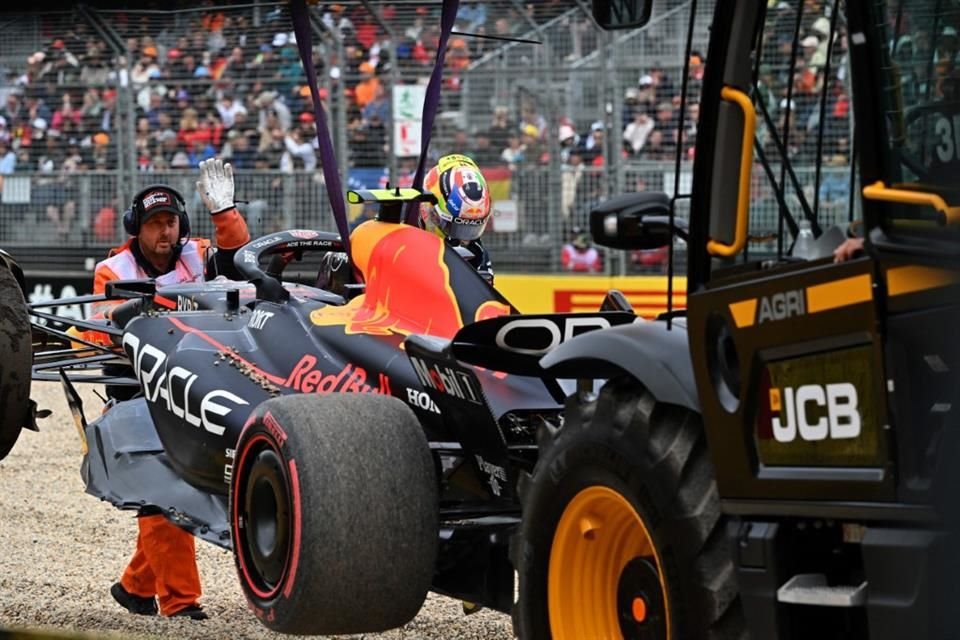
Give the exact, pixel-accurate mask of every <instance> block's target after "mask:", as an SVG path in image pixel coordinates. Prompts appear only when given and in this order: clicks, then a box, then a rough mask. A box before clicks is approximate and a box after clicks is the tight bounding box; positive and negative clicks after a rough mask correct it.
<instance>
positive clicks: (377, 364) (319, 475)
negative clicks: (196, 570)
mask: <svg viewBox="0 0 960 640" xmlns="http://www.w3.org/2000/svg"><path fill="white" fill-rule="evenodd" d="M349 197H350V198H351V200H352V201H353V202H363V201H371V200H375V201H377V202H379V206H380V216H379V218H378V220H376V221H371V222H367V223H365V224H363V225H361V226H360V227H358V228H357V229H356V231H354V233H353V234H352V236H351V244H352V247H353V254H352V264H353V265H354V266H355V268H356V269H357V270H358V271H359V272H360V273H361V274H363V276H364V281H365V287H364V288H363V289H362V290H361V289H359V288H354V289H353V290H352V293H351V294H347V295H338V294H335V293H332V292H330V291H327V290H323V289H320V288H316V287H312V286H307V285H302V284H297V283H291V282H284V281H283V280H282V273H283V271H284V269H285V267H286V266H287V265H288V264H289V263H290V262H291V261H292V260H294V259H296V258H299V257H302V256H303V254H304V252H331V251H332V252H336V251H341V250H342V248H343V247H342V244H341V242H340V237H339V236H338V235H336V234H332V233H325V232H319V231H308V230H291V231H284V232H279V233H273V234H270V235H268V236H265V237H263V238H259V239H257V240H254V241H252V242H250V243H249V244H248V245H246V246H245V247H244V248H242V249H241V250H240V251H238V252H237V254H236V257H235V264H236V266H237V268H238V270H239V271H240V272H241V273H242V274H243V275H244V276H245V278H246V280H245V281H229V280H222V279H215V280H212V281H209V282H205V283H194V284H183V285H174V286H165V287H161V288H157V287H155V286H154V284H153V282H152V281H121V282H114V283H111V285H109V286H108V290H107V292H106V294H105V295H102V296H85V297H82V298H72V299H69V300H60V301H58V302H55V303H53V304H77V303H78V302H90V301H101V300H104V299H111V300H119V301H121V302H120V303H119V304H118V305H117V306H116V307H114V310H113V312H112V314H111V319H110V320H109V321H94V320H89V321H77V322H76V324H75V326H76V327H77V328H80V329H83V330H85V331H90V330H95V331H99V332H101V333H105V334H107V335H109V336H110V337H111V340H110V341H108V342H109V346H101V345H99V344H98V343H96V342H94V341H90V340H87V339H85V338H78V337H76V336H75V335H72V334H68V333H66V332H64V331H63V328H62V327H58V325H57V323H56V322H54V321H55V320H57V319H58V317H57V316H54V315H52V314H48V313H46V312H42V311H40V310H39V309H36V308H30V309H29V313H30V314H31V315H32V316H34V319H35V322H34V323H33V325H32V326H33V330H34V345H33V361H32V362H33V379H34V380H60V381H62V383H63V386H64V389H65V390H66V393H67V398H68V403H69V405H70V407H71V411H72V412H73V414H74V418H75V419H76V422H77V424H78V428H79V429H80V434H81V437H82V440H83V448H84V451H85V455H84V458H83V462H82V475H83V479H84V482H85V484H86V487H87V492H88V493H90V494H92V495H94V496H96V497H99V498H101V499H105V500H108V501H109V502H111V503H112V504H113V505H115V506H117V507H118V508H121V509H132V510H135V509H140V508H141V507H143V506H145V505H149V506H154V507H158V508H160V509H162V510H163V512H164V513H165V514H166V515H167V517H168V518H169V519H170V520H171V521H173V522H175V523H176V524H178V525H179V526H181V527H183V528H184V529H186V530H189V531H190V532H192V533H193V534H194V535H196V536H197V537H199V538H202V539H204V540H207V541H209V542H212V543H214V544H217V545H220V546H222V547H226V548H230V547H232V549H233V552H234V557H235V561H236V566H237V571H238V574H239V577H240V580H241V583H242V587H243V590H244V593H245V595H246V597H247V599H248V601H249V603H250V606H251V608H252V609H253V611H254V612H255V613H256V615H257V616H258V617H259V618H260V619H261V620H262V621H263V623H264V624H265V625H266V626H267V627H269V628H270V629H273V630H276V631H281V632H286V633H297V634H337V633H360V632H366V631H376V630H383V629H388V628H392V627H396V626H400V625H402V624H404V623H406V622H407V621H408V620H410V619H411V618H412V617H413V616H414V615H415V614H416V613H417V611H418V610H419V609H420V607H421V605H422V603H423V601H424V598H425V596H426V593H427V591H428V590H433V591H436V592H438V593H442V594H447V595H450V596H453V597H457V598H460V599H463V600H464V601H469V602H470V603H476V604H479V605H484V606H487V607H491V608H495V609H498V610H501V611H504V612H509V611H510V610H511V608H512V606H513V603H514V571H513V566H512V564H511V562H510V559H509V544H510V538H511V536H512V534H513V533H514V532H515V530H516V528H517V525H518V523H519V520H520V500H519V497H518V495H517V481H518V478H519V477H520V476H521V475H523V474H525V473H529V472H530V471H532V469H533V467H534V464H535V463H536V459H537V453H536V452H537V446H536V434H537V432H538V430H540V429H541V428H543V427H546V428H547V429H551V430H555V429H556V428H558V427H559V424H560V421H561V418H560V416H561V414H562V404H563V401H564V398H565V396H566V395H568V393H569V392H570V389H569V388H567V389H565V388H564V387H563V384H562V382H561V381H558V380H555V379H552V378H551V377H549V376H547V375H546V374H545V373H544V372H543V371H542V370H541V369H540V367H539V364H538V361H539V359H540V357H541V356H542V355H543V354H544V353H545V352H546V351H548V350H549V349H551V348H552V347H554V346H556V345H558V344H559V343H560V342H563V341H565V340H566V339H568V338H570V337H573V336H574V335H576V334H579V333H582V332H584V331H587V330H590V329H593V328H602V327H608V326H611V325H617V324H625V323H630V322H634V321H635V320H636V317H635V316H634V315H633V314H632V313H630V312H628V311H626V310H623V309H622V308H620V309H617V308H616V306H615V305H612V306H609V308H610V309H611V310H607V311H602V312H597V313H595V314H566V315H538V316H531V315H518V314H517V312H516V310H515V309H514V308H513V307H512V306H511V305H510V303H509V302H507V300H505V299H504V298H503V297H502V296H501V295H500V294H499V293H498V292H497V291H496V290H495V289H493V288H492V287H491V286H490V285H489V284H488V283H487V282H486V281H485V280H484V279H483V278H482V277H480V275H479V274H478V273H477V272H476V271H474V270H473V269H472V267H470V265H469V264H467V263H466V262H465V261H464V260H463V259H462V258H461V257H460V256H458V255H457V253H456V252H455V251H454V250H453V249H451V248H450V247H449V245H447V243H445V242H444V241H443V240H442V239H441V238H439V237H438V236H436V235H434V234H431V233H428V232H425V231H422V230H420V229H418V228H416V227H412V226H408V225H404V224H399V212H400V210H401V206H402V205H404V204H405V203H406V202H409V201H417V200H424V199H429V198H431V197H432V196H431V195H430V194H422V193H420V192H419V191H417V190H413V189H404V190H399V189H398V190H395V191H389V190H381V191H376V192H372V191H368V192H351V193H350V194H349ZM262 262H269V264H268V266H267V267H266V268H265V269H264V268H261V263H262ZM5 264H7V266H11V265H12V267H15V263H14V262H13V261H12V260H10V259H9V258H8V259H7V262H6V263H5ZM0 287H2V289H0V300H2V301H3V304H4V312H3V316H2V317H3V319H2V323H3V327H2V328H3V329H4V331H3V332H0V334H2V335H3V336H4V339H7V338H10V339H12V340H14V342H13V343H12V344H8V343H0V349H2V350H3V353H2V354H0V383H2V388H3V390H4V394H5V395H4V397H3V398H0V399H2V400H3V404H4V406H3V409H4V414H5V417H4V419H3V423H2V424H0V436H3V437H4V438H7V439H8V440H9V439H11V438H12V439H15V438H16V434H17V433H18V432H19V430H20V428H21V426H23V425H28V426H32V425H33V424H34V423H35V417H36V416H37V415H39V414H38V413H37V409H36V408H35V407H34V406H33V405H32V404H31V403H30V401H29V377H27V378H26V380H24V376H25V371H24V366H26V367H27V368H29V361H28V360H27V359H26V358H25V354H26V353H27V352H26V351H25V349H26V348H28V347H29V345H28V344H27V343H26V340H27V339H28V338H27V336H28V335H29V327H28V326H27V325H26V312H25V305H23V304H22V303H20V300H21V298H20V296H19V291H18V290H17V282H16V278H15V276H14V271H13V268H8V269H0ZM42 304H43V305H44V306H50V305H51V303H50V302H44V303H42ZM8 306H9V307H12V309H11V310H9V312H8V310H7V307H8ZM42 322H47V324H42ZM81 335H87V334H81ZM25 362H26V363H27V364H26V365H24V363H25ZM10 363H17V366H16V368H15V369H10V368H9V365H10ZM468 363H469V364H468ZM78 382H90V383H101V384H106V385H108V387H109V388H114V389H117V388H119V389H122V388H123V387H124V386H127V387H133V388H132V389H128V391H132V392H133V394H132V395H133V397H132V398H131V399H129V400H123V401H119V402H114V401H111V402H110V403H109V404H108V408H107V410H105V411H104V412H103V414H102V415H99V416H98V417H97V418H96V419H95V420H92V421H91V422H87V421H86V418H85V414H84V411H83V407H82V404H81V400H80V396H79V394H78V393H77V391H76V387H75V385H76V383H78ZM25 391H26V393H24V392H25ZM11 394H12V395H11ZM128 395H131V394H128ZM99 409H100V407H97V413H99ZM11 434H12V435H11ZM0 444H3V439H2V438H0ZM9 444H10V445H12V442H10V443H9Z"/></svg>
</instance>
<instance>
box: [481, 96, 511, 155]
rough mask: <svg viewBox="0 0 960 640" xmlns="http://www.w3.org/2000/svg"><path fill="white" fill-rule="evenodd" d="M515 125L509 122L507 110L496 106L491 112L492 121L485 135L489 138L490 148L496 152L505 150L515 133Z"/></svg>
mask: <svg viewBox="0 0 960 640" xmlns="http://www.w3.org/2000/svg"><path fill="white" fill-rule="evenodd" d="M516 127H517V125H516V123H514V122H511V121H510V118H509V110H508V109H507V108H506V107H504V106H498V107H496V108H494V110H493V119H492V121H491V123H490V128H489V129H488V130H487V133H488V134H489V136H490V146H492V147H493V148H494V149H497V150H498V151H501V152H502V151H503V150H505V149H506V148H507V147H508V146H509V145H510V138H511V136H513V135H514V133H513V132H514V131H516Z"/></svg>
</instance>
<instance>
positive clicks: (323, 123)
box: [290, 0, 460, 256]
mask: <svg viewBox="0 0 960 640" xmlns="http://www.w3.org/2000/svg"><path fill="white" fill-rule="evenodd" d="M459 7H460V0H443V10H442V13H441V18H440V43H439V46H438V47H437V59H436V62H435V63H434V67H433V73H431V74H430V83H429V84H428V85H427V94H426V98H425V99H424V103H423V135H422V141H421V145H420V161H419V162H418V163H417V172H416V174H415V175H414V178H413V186H414V187H416V188H417V189H420V188H422V187H423V174H424V168H425V165H426V161H427V149H428V148H429V147H430V135H431V133H432V132H433V121H434V118H435V116H436V115H437V105H438V104H439V102H440V86H441V84H442V82H443V62H444V58H445V57H446V51H447V40H449V39H450V31H451V30H452V29H453V23H454V21H455V20H456V17H457V9H458V8H459ZM307 12H308V9H307V4H306V0H291V2H290V13H291V16H292V17H293V30H294V33H295V34H296V36H297V48H298V49H299V50H300V60H301V61H302V62H303V68H304V71H306V74H307V84H308V85H309V86H310V95H311V96H312V97H313V115H314V120H315V122H316V124H317V140H318V141H319V143H320V166H321V168H322V169H323V179H324V182H325V183H326V186H327V197H328V198H329V199H330V206H331V207H332V208H333V218H334V221H335V222H336V224H337V231H338V232H339V233H340V237H341V238H342V239H343V246H344V249H345V250H346V252H347V255H348V256H349V255H350V227H349V224H348V222H347V206H346V203H345V202H344V192H343V186H342V185H341V183H340V174H338V173H337V170H336V166H337V158H336V156H335V155H334V153H333V140H332V138H331V137H330V128H329V127H328V126H327V116H326V113H325V112H324V110H323V107H322V106H321V104H320V92H319V90H318V88H317V70H316V68H315V67H314V66H313V34H312V31H311V28H310V18H309V15H308V13H307ZM418 207H419V203H416V202H411V203H409V205H408V206H407V214H406V222H407V224H417V217H418Z"/></svg>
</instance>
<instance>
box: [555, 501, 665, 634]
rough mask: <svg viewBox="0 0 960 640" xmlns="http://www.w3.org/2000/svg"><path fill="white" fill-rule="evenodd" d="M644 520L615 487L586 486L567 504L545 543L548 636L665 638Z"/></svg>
mask: <svg viewBox="0 0 960 640" xmlns="http://www.w3.org/2000/svg"><path fill="white" fill-rule="evenodd" d="M661 567H662V565H661V562H660V559H659V557H658V555H657V550H656V546H655V545H654V543H653V539H652V538H651V536H650V533H649V531H648V529H647V526H646V523H645V522H644V521H643V519H642V518H641V517H640V515H639V514H638V513H637V510H636V509H634V507H633V505H631V504H630V502H629V501H628V500H627V499H626V498H625V497H624V496H623V495H621V494H620V493H618V492H617V491H614V490H613V489H610V488H609V487H603V486H592V487H587V488H586V489H583V490H582V491H580V492H579V493H578V494H577V495H575V496H574V497H573V499H572V500H571V501H570V502H569V503H568V504H567V506H566V508H565V509H564V511H563V514H562V515H561V516H560V520H559V521H558V522H557V527H556V532H555V533H554V538H553V544H552V546H551V548H550V565H549V570H548V578H547V600H548V611H549V617H550V630H551V634H552V636H553V638H554V640H569V639H572V638H587V637H589V638H617V637H623V638H644V639H646V638H651V639H652V638H658V639H669V638H671V637H672V636H671V630H670V616H669V600H668V598H667V591H666V586H665V583H664V580H663V571H662V568H661Z"/></svg>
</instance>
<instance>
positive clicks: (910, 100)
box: [866, 0, 960, 237]
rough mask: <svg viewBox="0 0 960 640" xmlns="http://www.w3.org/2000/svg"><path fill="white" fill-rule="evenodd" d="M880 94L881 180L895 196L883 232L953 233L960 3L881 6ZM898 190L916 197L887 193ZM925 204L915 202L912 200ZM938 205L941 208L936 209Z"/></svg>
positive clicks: (959, 148)
mask: <svg viewBox="0 0 960 640" xmlns="http://www.w3.org/2000/svg"><path fill="white" fill-rule="evenodd" d="M883 17H884V25H885V26H886V28H887V38H886V42H885V44H886V46H885V47H884V48H883V52H882V53H883V55H884V56H885V60H884V64H883V65H882V66H881V81H882V83H883V87H882V91H881V94H880V96H881V100H882V103H883V113H884V115H885V122H884V124H885V127H886V130H887V140H886V146H887V158H886V159H885V160H886V162H885V165H886V166H885V168H884V172H885V174H886V176H887V177H886V179H885V180H884V181H883V183H884V185H883V186H884V187H886V189H887V190H888V191H887V192H883V191H880V192H876V193H874V194H871V193H870V192H868V193H867V194H866V195H867V196H868V197H871V195H876V196H878V198H877V199H882V200H887V201H889V202H893V203H894V204H892V205H891V206H889V207H887V209H886V211H887V212H888V219H886V220H884V221H882V223H883V225H884V226H885V227H886V228H887V229H888V231H895V232H896V233H900V234H920V235H924V234H928V233H936V234H938V237H942V234H943V233H944V231H946V232H948V233H950V232H951V231H952V232H956V230H957V228H958V227H960V224H958V223H960V211H954V210H953V208H954V207H956V206H957V205H960V181H958V176H960V66H958V65H960V33H958V32H960V7H957V5H955V4H954V3H951V2H941V1H939V0H909V1H906V0H904V1H901V2H891V3H888V4H887V5H886V13H885V15H884V16H883ZM890 189H895V190H896V189H899V190H903V191H908V192H919V193H921V194H924V197H922V198H915V199H914V200H913V201H911V199H910V198H908V197H906V198H898V197H896V193H894V195H893V196H892V197H891V195H890V193H889V190H890ZM921 200H922V201H923V202H924V203H929V204H930V206H922V204H921V205H920V206H918V204H917V202H918V201H921ZM938 209H939V211H938Z"/></svg>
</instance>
